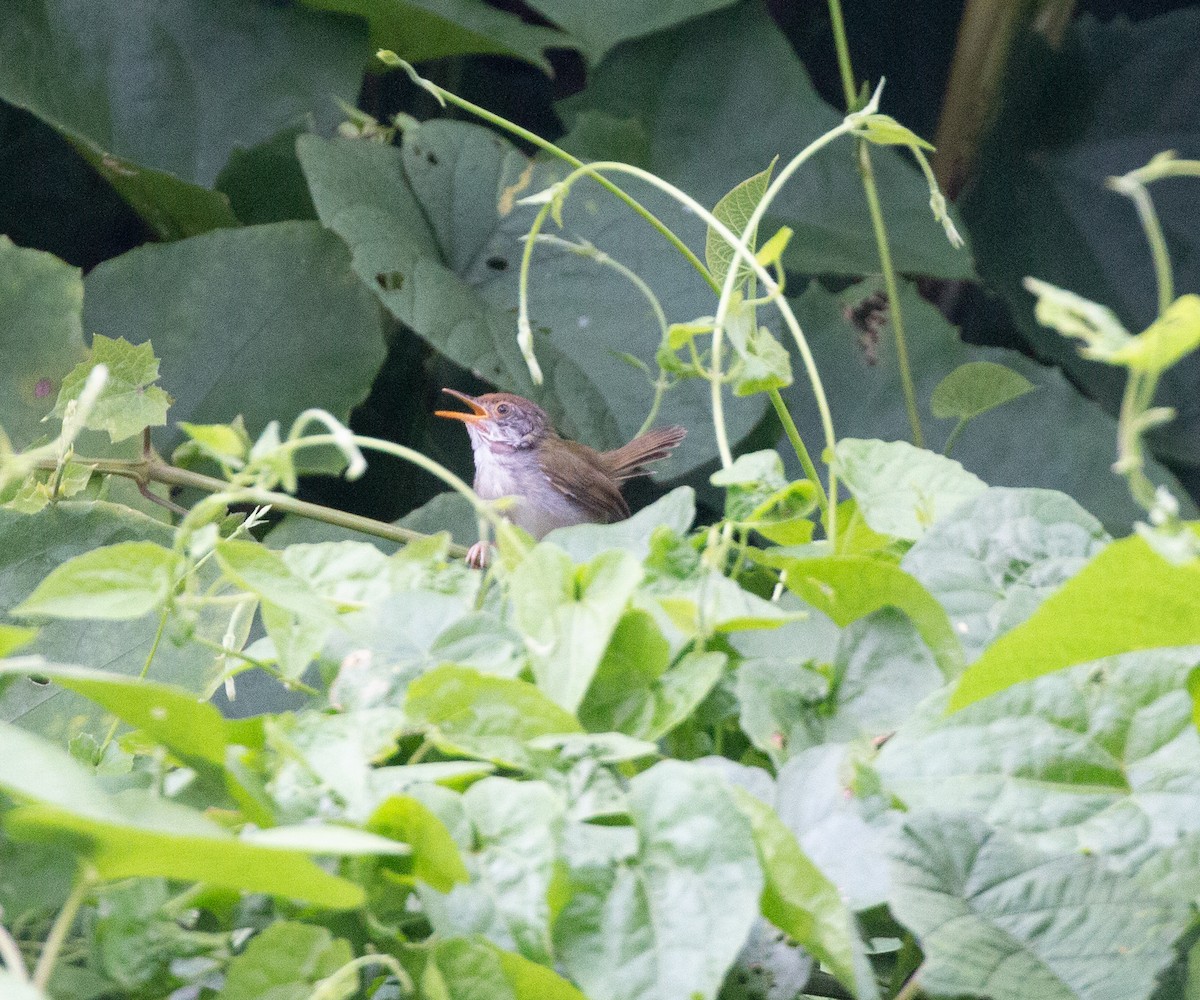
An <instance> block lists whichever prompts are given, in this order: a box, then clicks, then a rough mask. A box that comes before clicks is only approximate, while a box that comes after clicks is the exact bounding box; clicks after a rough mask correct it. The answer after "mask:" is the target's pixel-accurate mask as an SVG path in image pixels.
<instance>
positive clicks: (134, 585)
mask: <svg viewBox="0 0 1200 1000" xmlns="http://www.w3.org/2000/svg"><path fill="white" fill-rule="evenodd" d="M185 565H186V561H185V559H184V557H183V556H182V555H181V554H180V553H178V552H172V551H171V550H170V549H168V548H166V547H164V546H162V545H156V544H155V543H154V542H118V543H117V544H116V545H105V546H102V547H100V548H98V549H92V550H91V551H90V552H85V553H83V554H82V555H78V556H76V557H75V558H74V559H69V560H67V562H65V563H63V564H62V565H61V566H57V567H55V569H54V570H53V571H52V572H51V573H50V575H49V576H48V577H46V579H44V580H43V581H42V582H41V583H40V584H38V586H37V589H36V590H34V592H33V593H32V594H30V595H29V596H28V597H27V598H25V600H24V601H22V602H21V603H20V604H18V605H17V606H16V607H15V608H13V610H12V613H13V614H16V615H22V616H45V617H48V618H101V619H106V620H109V621H120V620H122V619H130V618H140V617H142V615H145V614H148V613H149V612H151V611H153V610H154V609H155V608H158V607H161V606H162V604H163V603H164V602H165V601H166V600H167V598H168V597H169V596H170V594H171V591H172V589H174V587H175V584H176V583H177V582H178V580H179V576H180V574H181V573H182V572H183V569H184V566H185Z"/></svg>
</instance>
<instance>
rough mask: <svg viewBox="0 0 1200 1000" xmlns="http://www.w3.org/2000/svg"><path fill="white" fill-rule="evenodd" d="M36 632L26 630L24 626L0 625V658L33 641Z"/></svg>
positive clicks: (35, 630) (33, 629)
mask: <svg viewBox="0 0 1200 1000" xmlns="http://www.w3.org/2000/svg"><path fill="white" fill-rule="evenodd" d="M37 633H38V630H37V629H35V628H26V627H25V626H24V625H0V657H5V656H8V655H9V654H10V653H15V652H16V651H17V650H18V649H20V648H21V647H22V646H24V645H26V644H27V643H30V642H32V641H33V639H34V637H35V636H36V635H37Z"/></svg>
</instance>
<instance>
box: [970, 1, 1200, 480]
mask: <svg viewBox="0 0 1200 1000" xmlns="http://www.w3.org/2000/svg"><path fill="white" fill-rule="evenodd" d="M1197 32H1200V12H1198V11H1196V10H1195V9H1189V10H1177V11H1174V12H1172V13H1169V14H1164V15H1162V16H1161V17H1155V18H1149V19H1146V20H1144V21H1140V22H1138V23H1133V24H1131V23H1130V22H1129V21H1126V20H1124V19H1121V18H1118V19H1114V20H1112V21H1110V22H1108V23H1100V22H1099V21H1097V20H1095V19H1093V18H1090V17H1084V18H1081V19H1079V20H1078V21H1076V22H1074V24H1072V25H1071V27H1070V29H1069V31H1068V36H1067V42H1066V44H1065V45H1064V46H1062V48H1061V50H1060V51H1058V52H1055V53H1053V54H1052V53H1050V52H1049V51H1047V50H1046V48H1045V46H1044V45H1043V44H1042V43H1041V42H1040V40H1039V39H1038V36H1036V35H1034V36H1031V37H1030V40H1029V42H1028V44H1027V47H1026V49H1025V50H1024V51H1022V52H1021V53H1020V56H1019V58H1018V59H1017V60H1016V63H1015V66H1016V69H1015V71H1014V72H1013V73H1012V74H1010V77H1009V79H1010V86H1011V88H1012V91H1011V93H1010V95H1009V97H1008V99H1007V100H1006V101H1005V102H1004V105H1003V106H1004V108H1005V109H1006V114H1005V115H1003V117H1002V118H1001V120H1000V122H999V123H998V125H997V127H996V129H995V131H994V133H993V135H992V137H991V140H990V141H989V143H988V144H987V146H986V147H985V150H984V155H983V156H981V157H980V164H981V176H980V177H979V178H978V179H977V181H976V183H974V184H973V185H972V187H971V190H970V192H969V194H968V196H967V197H966V198H965V200H964V206H963V212H964V214H965V215H966V216H967V218H968V220H969V221H970V223H971V226H972V228H973V229H977V230H978V232H979V234H980V236H981V237H982V238H981V239H980V241H979V248H978V252H979V262H980V271H981V272H982V273H983V274H984V275H985V276H986V277H987V278H988V279H989V281H990V282H991V283H992V284H993V285H994V286H995V287H996V288H997V289H998V290H999V291H1000V292H1001V294H1002V295H1003V296H1004V298H1005V299H1006V300H1007V302H1008V304H1009V306H1010V307H1011V308H1012V310H1013V314H1014V316H1015V317H1016V319H1017V321H1018V324H1019V326H1020V328H1021V331H1022V333H1023V334H1024V335H1025V336H1026V337H1027V338H1029V340H1030V342H1031V343H1032V344H1033V345H1034V346H1035V347H1036V348H1037V350H1038V352H1039V353H1040V354H1042V355H1044V356H1046V357H1048V358H1051V359H1053V360H1054V361H1055V362H1056V363H1058V364H1061V365H1063V366H1064V367H1065V368H1066V369H1067V370H1068V371H1069V372H1070V373H1071V376H1072V378H1073V379H1074V380H1075V381H1076V382H1077V383H1079V384H1082V385H1083V386H1084V387H1085V388H1086V390H1087V391H1088V392H1089V393H1090V394H1092V395H1094V396H1096V397H1097V398H1098V399H1100V400H1101V401H1102V402H1103V403H1104V405H1105V406H1106V407H1107V408H1109V410H1110V411H1111V412H1115V411H1116V405H1117V401H1118V400H1119V398H1120V392H1121V386H1122V384H1123V381H1124V379H1123V377H1122V374H1121V373H1120V372H1119V371H1117V370H1114V369H1112V368H1110V367H1108V366H1105V365H1101V364H1098V363H1096V362H1090V361H1084V360H1083V359H1081V358H1080V357H1079V355H1078V353H1077V352H1076V350H1075V345H1074V344H1073V343H1072V342H1070V341H1068V340H1067V339H1066V338H1064V337H1061V336H1059V335H1058V334H1057V333H1056V332H1054V331H1053V330H1049V329H1047V328H1045V327H1042V326H1040V325H1039V324H1038V323H1037V322H1036V321H1035V320H1034V318H1033V297H1032V296H1031V295H1029V293H1028V292H1026V291H1025V290H1024V288H1023V287H1022V286H1021V279H1022V278H1023V277H1024V276H1025V275H1033V276H1034V277H1037V278H1041V279H1043V280H1045V281H1049V282H1051V283H1053V284H1057V285H1059V286H1061V287H1064V288H1069V289H1071V290H1072V291H1074V292H1077V293H1079V294H1080V295H1083V296H1085V297H1087V298H1089V299H1091V300H1093V301H1095V302H1100V303H1102V304H1104V305H1106V306H1109V307H1110V308H1112V309H1113V310H1114V311H1115V312H1116V313H1117V315H1118V316H1119V317H1120V318H1121V320H1122V321H1123V322H1124V323H1125V325H1126V326H1127V327H1128V328H1129V329H1130V330H1135V331H1136V330H1140V329H1142V328H1144V327H1146V326H1148V325H1149V324H1150V322H1151V321H1152V320H1153V319H1154V316H1155V310H1156V299H1155V283H1154V273H1153V269H1152V265H1151V258H1150V251H1149V247H1148V245H1147V243H1146V237H1145V235H1144V234H1143V232H1142V228H1141V226H1140V225H1139V223H1138V220H1137V215H1136V213H1135V211H1134V207H1133V203H1132V202H1131V201H1130V200H1129V199H1128V198H1125V197H1123V196H1121V195H1118V194H1116V193H1114V192H1112V191H1109V190H1107V189H1106V187H1105V183H1104V182H1105V179H1106V178H1107V177H1108V176H1110V175H1116V174H1124V173H1126V172H1128V171H1130V170H1133V169H1135V168H1137V167H1140V166H1142V165H1144V164H1146V163H1147V162H1149V160H1150V158H1151V157H1152V156H1154V155H1155V154H1156V153H1159V152H1162V151H1163V150H1168V149H1174V150H1178V151H1179V153H1180V155H1181V156H1184V157H1196V156H1197V155H1200V104H1198V103H1197V102H1196V101H1194V100H1191V99H1189V98H1188V97H1186V96H1185V95H1187V94H1189V93H1191V83H1190V82H1189V81H1191V80H1194V78H1195V73H1196V72H1197V67H1198V65H1200V64H1198V61H1197V60H1198V56H1197V52H1196V46H1195V45H1194V44H1192V43H1193V41H1194V39H1195V37H1196V35H1197ZM1196 185H1197V181H1196V180H1195V179H1193V178H1188V179H1184V180H1176V181H1169V182H1166V183H1158V184H1154V185H1152V186H1151V188H1150V193H1151V196H1152V197H1153V199H1154V203H1155V205H1156V207H1157V209H1158V212H1159V215H1160V219H1161V222H1162V225H1163V228H1164V230H1165V234H1166V240H1167V245H1168V247H1169V249H1170V251H1171V255H1172V260H1173V264H1174V270H1175V281H1176V288H1177V289H1178V290H1179V291H1189V290H1193V289H1195V288H1197V287H1200V241H1198V239H1197V233H1200V210H1198V208H1197V206H1200V198H1197V194H1196V191H1197V188H1196ZM1198 376H1200V359H1197V358H1196V357H1192V358H1189V359H1187V360H1185V361H1184V362H1182V363H1181V364H1180V365H1179V366H1178V367H1177V368H1175V369H1174V370H1172V371H1171V372H1168V373H1167V375H1166V376H1165V377H1164V379H1163V383H1162V386H1161V388H1160V391H1159V394H1158V400H1159V401H1160V402H1161V403H1163V404H1165V405H1170V406H1173V407H1175V408H1176V409H1177V411H1178V414H1179V415H1178V418H1177V420H1176V422H1175V423H1173V424H1170V425H1168V426H1167V427H1166V428H1164V429H1162V430H1161V431H1159V432H1158V433H1157V435H1156V439H1155V440H1156V443H1157V444H1158V445H1159V446H1160V447H1161V449H1162V454H1164V455H1169V456H1171V457H1173V458H1177V459H1179V460H1181V461H1184V462H1187V463H1189V464H1196V463H1197V462H1200V444H1198V442H1200V435H1198V434H1197V427H1198V426H1200V399H1198V397H1197V395H1196V392H1195V384H1196V379H1197V377H1198ZM1018 405H1019V404H1018ZM1013 409H1015V407H1013ZM1072 492H1073V495H1075V496H1079V494H1077V493H1074V491H1072Z"/></svg>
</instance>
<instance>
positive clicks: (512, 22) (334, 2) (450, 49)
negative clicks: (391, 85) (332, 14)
mask: <svg viewBox="0 0 1200 1000" xmlns="http://www.w3.org/2000/svg"><path fill="white" fill-rule="evenodd" d="M304 3H305V5H306V6H308V7H316V8H318V9H320V10H332V11H337V12H339V13H342V14H357V15H358V16H359V17H362V18H365V19H366V21H367V23H368V24H369V25H370V26H371V48H372V49H373V50H374V49H390V50H391V51H393V52H395V53H396V55H398V56H399V57H400V58H401V59H403V60H404V61H405V62H410V63H419V62H425V61H426V60H429V59H443V58H446V57H448V56H464V55H500V56H511V57H513V58H516V59H523V60H524V61H525V62H528V63H532V64H533V65H534V66H537V67H538V68H539V69H541V70H542V71H543V72H545V73H547V74H549V73H550V72H551V69H550V62H549V60H547V59H546V56H545V50H546V49H548V48H556V49H567V48H573V47H574V45H573V42H572V39H571V38H570V37H568V36H566V35H563V34H562V33H561V32H558V31H555V30H554V29H552V28H545V27H542V26H540V25H534V24H526V23H525V22H524V21H522V20H521V19H520V18H519V17H518V16H517V15H515V14H510V13H508V12H506V11H502V10H496V9H494V8H491V7H485V6H483V5H476V4H473V3H470V2H468V0H304Z"/></svg>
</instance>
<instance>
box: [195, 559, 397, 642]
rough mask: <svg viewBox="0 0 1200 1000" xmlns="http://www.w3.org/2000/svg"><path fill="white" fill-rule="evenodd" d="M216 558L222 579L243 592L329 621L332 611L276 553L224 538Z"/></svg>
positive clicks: (305, 614)
mask: <svg viewBox="0 0 1200 1000" xmlns="http://www.w3.org/2000/svg"><path fill="white" fill-rule="evenodd" d="M347 544H350V545H353V544H356V543H354V542H350V543H347ZM377 554H378V553H377ZM216 556H217V562H218V563H219V564H220V566H221V569H222V570H224V572H225V574H226V576H228V577H229V578H230V580H232V581H233V582H234V583H235V584H236V585H237V586H239V587H241V588H243V589H244V590H248V591H250V593H252V594H257V595H258V596H259V597H261V598H262V599H263V600H264V601H269V602H270V603H271V604H274V605H275V606H276V607H279V608H284V609H286V610H288V611H291V612H294V613H295V614H297V615H300V616H303V617H308V618H311V619H314V620H316V621H317V622H326V623H327V622H329V621H330V620H331V618H332V616H333V608H332V607H331V606H330V605H329V604H328V603H326V601H325V600H324V599H323V598H322V597H321V595H320V594H319V593H317V591H316V590H315V589H314V588H313V587H312V585H311V584H309V582H308V581H307V580H306V579H305V578H304V577H302V576H300V575H298V574H296V573H295V572H293V571H292V569H291V567H289V566H288V564H287V563H286V562H285V561H284V560H283V559H282V558H281V557H280V556H279V554H278V553H275V552H272V551H271V550H270V549H268V548H267V547H266V546H265V545H261V544H259V543H258V542H251V541H246V540H244V539H238V538H226V539H222V540H221V541H220V542H218V543H217V546H216Z"/></svg>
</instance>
